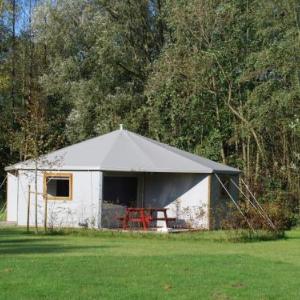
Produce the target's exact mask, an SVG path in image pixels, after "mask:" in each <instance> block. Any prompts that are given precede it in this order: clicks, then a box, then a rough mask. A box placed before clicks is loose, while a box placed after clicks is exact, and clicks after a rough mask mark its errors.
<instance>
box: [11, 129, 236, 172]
mask: <svg viewBox="0 0 300 300" xmlns="http://www.w3.org/2000/svg"><path fill="white" fill-rule="evenodd" d="M38 168H39V169H42V170H43V169H44V170H102V171H124V172H125V171H126V172H170V173H206V174H207V173H239V172H240V171H239V170H238V169H235V168H232V167H228V166H226V165H223V164H220V163H216V162H214V161H211V160H209V159H206V158H203V157H200V156H197V155H194V154H191V153H188V152H186V151H182V150H179V149H177V148H174V147H171V146H169V145H166V144H163V143H160V142H157V141H154V140H152V139H149V138H146V137H143V136H140V135H138V134H135V133H133V132H130V131H127V130H122V129H120V130H116V131H113V132H111V133H108V134H105V135H102V136H99V137H96V138H92V139H89V140H86V141H83V142H80V143H78V144H74V145H72V146H69V147H66V148H63V149H60V150H57V151H54V152H51V153H49V154H46V155H44V156H42V157H41V158H40V159H39V160H38ZM16 169H27V170H28V169H34V162H33V161H32V160H28V161H25V162H20V163H17V164H15V165H12V166H9V167H7V168H6V170H7V171H9V170H16Z"/></svg>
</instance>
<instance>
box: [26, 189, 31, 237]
mask: <svg viewBox="0 0 300 300" xmlns="http://www.w3.org/2000/svg"><path fill="white" fill-rule="evenodd" d="M30 193H31V191H30V185H28V202H27V232H29V224H30Z"/></svg>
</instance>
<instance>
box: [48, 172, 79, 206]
mask: <svg viewBox="0 0 300 300" xmlns="http://www.w3.org/2000/svg"><path fill="white" fill-rule="evenodd" d="M48 177H68V178H69V196H68V197H56V196H51V195H49V194H48V191H47V178H48ZM43 193H44V195H45V197H46V196H47V200H68V201H71V200H73V174H72V173H50V172H49V173H44V191H43Z"/></svg>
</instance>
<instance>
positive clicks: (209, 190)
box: [6, 128, 240, 229]
mask: <svg viewBox="0 0 300 300" xmlns="http://www.w3.org/2000/svg"><path fill="white" fill-rule="evenodd" d="M36 167H37V175H38V176H37V186H38V189H37V191H34V181H35V169H36ZM6 171H7V173H8V183H7V185H8V186H7V220H8V221H11V222H16V223H17V224H18V225H25V224H26V221H27V212H28V190H29V189H30V190H31V191H33V192H34V193H37V195H38V223H39V225H42V224H43V218H44V215H45V214H44V210H45V203H44V202H45V200H44V199H45V195H46V197H47V199H48V201H47V203H48V205H47V216H48V219H47V222H48V225H49V226H65V227H80V226H89V227H95V228H112V227H117V226H118V221H117V217H118V216H119V215H121V214H122V211H123V210H124V208H125V207H129V206H130V207H165V208H168V215H169V216H171V217H174V218H176V222H175V224H174V226H183V227H189V228H203V229H210V228H213V227H216V226H219V225H220V220H219V219H218V220H217V219H216V218H215V217H214V216H215V215H216V210H217V208H218V207H220V206H224V204H225V203H226V201H228V200H229V199H228V193H227V194H226V193H224V188H222V186H221V183H220V182H219V180H218V179H221V181H222V184H223V185H224V186H225V187H226V189H227V190H228V192H229V193H230V195H231V197H232V198H233V199H234V200H237V197H238V192H237V189H236V187H235V185H234V184H232V183H233V182H234V183H236V184H237V183H238V176H239V173H240V171H239V170H238V169H235V168H232V167H229V166H226V165H224V164H220V163H217V162H214V161H211V160H209V159H206V158H203V157H200V156H197V155H194V154H191V153H188V152H185V151H182V150H180V149H177V148H174V147H171V146H169V145H166V144H163V143H160V142H158V141H155V140H152V139H149V138H146V137H143V136H140V135H138V134H136V133H133V132H130V131H128V130H125V129H122V128H120V129H119V130H116V131H113V132H110V133H108V134H105V135H102V136H99V137H96V138H92V139H89V140H86V141H83V142H80V143H77V144H74V145H71V146H68V147H65V148H63V149H60V150H57V151H54V152H51V153H49V154H46V155H44V156H41V157H40V158H39V159H38V160H37V161H33V160H28V161H25V162H20V163H17V164H15V165H11V166H8V167H7V168H6ZM215 175H217V177H216V176H215ZM31 198H32V199H31V202H30V205H29V215H30V224H31V225H33V224H34V213H35V210H34V205H35V204H34V201H33V200H34V197H31Z"/></svg>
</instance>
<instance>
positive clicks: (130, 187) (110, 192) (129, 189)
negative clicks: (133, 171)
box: [103, 176, 138, 207]
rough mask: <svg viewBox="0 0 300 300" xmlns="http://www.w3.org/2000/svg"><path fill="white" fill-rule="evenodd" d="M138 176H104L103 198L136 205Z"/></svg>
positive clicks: (121, 203)
mask: <svg viewBox="0 0 300 300" xmlns="http://www.w3.org/2000/svg"><path fill="white" fill-rule="evenodd" d="M137 195H138V178H137V177H128V176H104V178H103V200H104V202H106V203H111V204H117V205H121V206H127V207H136V205H137Z"/></svg>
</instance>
